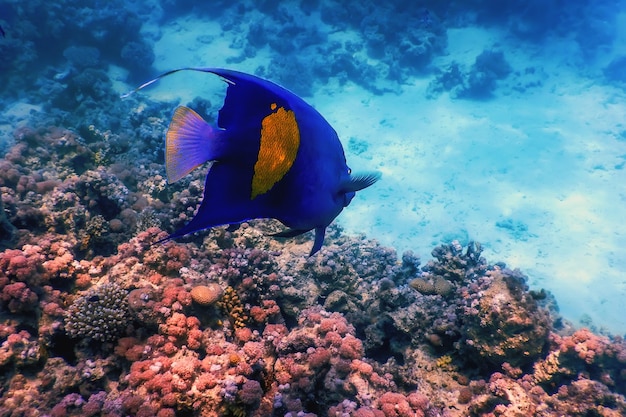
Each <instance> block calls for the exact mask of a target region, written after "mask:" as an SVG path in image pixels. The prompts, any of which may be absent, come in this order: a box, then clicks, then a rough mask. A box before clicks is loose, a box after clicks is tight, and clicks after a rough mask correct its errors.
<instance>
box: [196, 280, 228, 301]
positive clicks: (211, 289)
mask: <svg viewBox="0 0 626 417" xmlns="http://www.w3.org/2000/svg"><path fill="white" fill-rule="evenodd" d="M223 295H224V290H223V289H222V287H220V286H219V284H216V283H210V284H208V285H198V286H196V287H193V288H192V289H191V299H192V300H193V301H194V302H196V303H198V304H200V305H201V306H210V305H213V304H215V303H216V302H217V301H219V300H220V299H221V298H222V296H223Z"/></svg>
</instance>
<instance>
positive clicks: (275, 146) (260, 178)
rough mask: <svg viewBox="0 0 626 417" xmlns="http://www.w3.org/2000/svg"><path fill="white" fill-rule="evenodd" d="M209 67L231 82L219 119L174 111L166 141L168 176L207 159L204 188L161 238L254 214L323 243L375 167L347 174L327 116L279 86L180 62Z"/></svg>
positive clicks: (175, 177)
mask: <svg viewBox="0 0 626 417" xmlns="http://www.w3.org/2000/svg"><path fill="white" fill-rule="evenodd" d="M183 70H192V71H202V72H208V73H213V74H215V75H218V76H220V77H221V78H223V79H224V80H225V81H226V82H227V83H228V88H227V90H226V97H225V99H224V105H223V107H222V109H221V110H220V111H219V115H218V119H217V126H212V125H210V124H208V123H207V122H205V121H204V120H203V119H202V117H201V116H200V115H198V114H197V113H196V112H195V111H193V110H192V109H190V108H188V107H185V106H180V107H178V108H177V109H176V110H175V111H174V116H173V118H172V121H171V123H170V125H169V129H168V131H167V135H166V144H165V165H166V172H167V179H168V182H169V183H173V182H176V181H178V180H179V179H181V178H182V177H184V176H185V175H187V174H189V173H190V172H191V171H192V170H193V169H195V168H196V167H198V166H200V165H202V164H204V163H206V162H209V163H210V168H209V172H208V173H207V176H206V180H205V186H204V196H203V200H202V203H201V205H200V208H199V209H198V212H197V213H196V215H195V217H194V218H193V219H192V220H191V221H190V222H189V223H188V224H186V225H185V226H184V227H182V228H181V229H180V230H177V231H176V232H174V233H172V234H171V235H170V236H168V237H167V238H166V239H164V240H169V239H174V238H178V237H181V236H184V235H186V234H189V233H193V232H196V231H199V230H203V229H208V228H211V227H214V226H220V225H233V224H239V223H241V222H244V221H246V220H251V219H257V218H271V219H277V220H279V221H280V222H281V223H283V224H284V225H285V226H287V227H288V228H289V229H287V230H285V231H283V232H280V233H277V234H274V235H273V236H279V237H293V236H298V235H300V234H303V233H306V232H308V231H310V230H315V241H314V243H313V248H312V249H311V252H310V255H313V254H315V253H316V252H317V251H319V250H320V248H321V247H322V244H323V242H324V234H325V231H326V228H327V227H328V226H329V225H330V224H331V222H332V221H333V220H334V219H335V218H336V217H337V216H338V215H339V213H341V211H342V210H343V208H344V207H347V206H348V204H350V201H351V200H352V198H353V197H354V195H355V193H356V192H357V191H359V190H362V189H364V188H366V187H369V186H370V185H372V184H374V183H375V182H376V181H377V180H378V179H379V178H380V176H381V175H380V173H378V172H370V173H362V174H352V173H351V170H350V168H349V167H348V165H347V164H346V157H345V154H344V151H343V147H342V146H341V142H340V141H339V138H338V137H337V133H336V132H335V130H334V129H333V128H332V127H331V126H330V124H329V123H328V122H327V121H326V120H325V119H324V118H323V117H322V115H321V114H319V113H318V112H317V111H316V110H315V109H314V108H313V107H311V106H310V105H309V104H307V103H306V102H305V101H304V100H302V99H301V98H300V97H298V96H296V95H295V94H293V93H291V92H290V91H288V90H286V89H285V88H283V87H280V86H278V85H277V84H274V83H272V82H270V81H267V80H264V79H262V78H259V77H256V76H253V75H250V74H245V73H242V72H237V71H232V70H227V69H219V68H179V69H176V70H172V71H169V72H166V73H164V74H162V75H160V76H159V77H157V78H155V79H153V80H151V81H148V82H147V83H145V84H143V85H141V86H140V87H138V88H136V89H135V90H133V91H131V92H130V93H128V94H125V95H124V96H123V97H126V96H128V95H130V94H133V93H134V92H136V91H138V90H140V89H142V88H144V87H146V86H148V85H150V84H152V83H154V82H156V81H157V80H159V79H161V78H163V77H165V76H167V75H170V74H173V73H175V72H178V71H183Z"/></svg>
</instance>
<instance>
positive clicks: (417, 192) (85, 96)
mask: <svg viewBox="0 0 626 417" xmlns="http://www.w3.org/2000/svg"><path fill="white" fill-rule="evenodd" d="M195 3H196V2H191V1H172V2H163V3H162V4H160V3H154V2H145V3H144V2H139V1H137V2H131V3H129V2H127V1H112V2H84V3H80V2H78V3H76V2H73V3H71V4H70V3H68V4H64V3H59V2H53V3H50V2H38V1H33V2H28V3H24V2H21V1H17V0H4V1H3V2H2V3H0V26H1V27H2V28H3V31H4V33H5V36H4V37H0V56H1V59H0V74H1V81H2V82H1V83H0V90H1V91H2V96H1V97H2V112H1V113H0V150H6V148H7V147H8V146H9V145H10V144H11V143H12V141H13V132H14V131H15V129H16V128H17V127H19V126H23V125H33V124H36V123H40V124H45V123H53V124H62V125H64V126H67V127H69V128H70V129H75V130H80V126H83V127H84V126H88V125H94V126H95V127H96V128H97V129H99V130H101V131H106V130H112V131H115V130H116V129H117V130H118V131H119V129H120V126H121V124H120V120H119V117H118V115H113V114H111V112H110V111H109V109H110V108H111V107H110V106H111V103H115V102H116V100H119V98H118V97H117V96H116V95H112V94H111V93H110V92H106V88H110V91H114V92H115V93H116V94H121V93H123V92H125V91H128V90H129V89H131V88H133V87H134V86H136V85H138V84H140V83H141V82H144V81H146V80H148V79H150V78H151V77H153V76H155V75H156V74H158V73H160V72H162V71H165V70H168V69H171V68H175V67H180V66H218V67H220V66H223V67H229V68H233V69H238V70H241V71H247V72H251V73H255V74H257V75H260V76H263V77H265V78H268V79H271V80H273V81H275V82H278V83H280V84H282V85H284V86H285V87H287V88H289V89H291V90H292V91H294V92H296V93H298V94H300V95H302V96H304V97H305V98H307V100H308V101H310V102H311V103H312V104H313V105H314V106H315V107H316V108H317V109H318V110H319V111H320V112H321V113H322V114H324V115H325V116H326V117H327V119H328V120H329V122H330V123H331V124H332V125H333V126H334V127H335V129H336V130H337V131H338V133H339V136H340V138H341V139H342V141H343V144H344V147H345V149H346V154H347V158H348V161H349V163H350V165H351V166H352V168H353V169H355V170H358V169H378V170H380V171H382V172H383V174H384V177H383V180H382V181H381V182H380V183H378V184H377V185H376V186H375V187H372V188H371V189H368V190H367V191H366V192H362V193H359V195H358V196H357V198H356V199H355V200H354V202H353V203H352V205H351V206H350V207H349V208H348V209H347V210H345V212H344V213H343V214H342V215H341V216H340V218H339V219H338V222H339V223H340V224H342V225H343V226H344V227H345V229H346V231H347V232H349V233H365V234H367V236H368V237H371V238H375V239H378V240H380V241H381V242H382V243H383V244H386V245H392V246H394V247H395V248H397V249H398V251H399V252H402V251H404V250H407V249H411V250H413V251H415V252H416V253H418V254H420V255H421V256H422V258H424V259H428V257H429V252H430V251H431V250H432V248H433V247H434V246H435V245H437V244H439V243H441V242H449V241H450V240H453V239H457V240H459V241H460V242H461V243H467V242H468V241H470V240H476V241H479V242H481V243H482V244H483V246H484V247H485V248H486V251H485V256H487V257H488V258H489V259H490V260H492V261H494V262H495V261H503V262H506V263H507V265H508V266H510V267H513V268H516V267H517V268H520V269H521V270H522V271H524V273H526V274H527V275H528V276H529V279H530V283H531V285H532V286H533V287H537V288H539V287H541V288H546V289H548V290H550V291H551V292H553V293H554V295H555V296H556V298H557V300H558V302H559V306H560V309H561V312H562V313H563V314H564V316H565V317H566V318H568V319H569V320H571V321H572V322H573V323H574V324H581V323H583V324H587V325H592V326H595V327H596V328H598V329H602V328H604V329H606V330H609V331H611V332H613V333H624V332H626V318H625V316H624V315H623V311H622V305H623V300H624V297H625V296H626V279H625V271H626V255H625V254H624V250H623V248H624V247H625V246H626V230H625V228H624V223H623V216H624V203H625V200H626V185H625V184H626V181H625V180H626V175H624V166H625V164H626V124H625V119H624V118H625V116H624V115H625V114H626V104H625V101H624V98H625V96H626V95H625V90H624V88H625V85H626V75H625V74H626V29H624V28H626V8H625V6H626V4H625V3H624V2H623V1H600V2H598V1H577V2H564V1H550V2H545V1H510V2H495V1H494V2H492V1H478V0H475V1H470V2H460V3H459V2H457V3H450V4H448V3H446V2H411V1H399V0H397V1H389V2H385V4H384V5H378V4H377V3H378V2H374V1H358V2H356V1H355V2H344V1H339V0H337V1H330V0H325V1H290V2H274V1H261V2H252V1H249V2H246V1H242V2H230V1H214V2H210V4H209V5H196V4H195ZM142 94H144V95H145V96H147V97H148V98H149V99H150V100H154V101H159V100H161V101H164V102H165V103H166V104H167V106H168V107H171V108H173V107H174V105H175V104H177V103H188V102H189V101H191V100H193V99H194V98H196V97H201V98H202V99H205V100H208V101H209V103H205V104H204V105H205V106H206V107H207V108H213V109H217V108H219V103H220V97H221V96H220V95H223V85H222V83H221V82H220V81H219V80H215V79H213V78H211V77H207V76H206V75H203V74H180V75H176V76H172V77H170V78H168V79H167V80H163V81H162V82H161V83H159V85H157V86H155V87H154V88H151V89H150V90H147V91H145V92H143V93H142ZM196 103H198V102H196ZM155 135H156V134H155ZM157 136H158V135H157ZM129 140H132V138H129ZM151 151H152V152H155V154H156V153H158V152H160V150H158V149H153V150H151Z"/></svg>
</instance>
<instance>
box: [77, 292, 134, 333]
mask: <svg viewBox="0 0 626 417" xmlns="http://www.w3.org/2000/svg"><path fill="white" fill-rule="evenodd" d="M128 319H129V310H128V292H127V291H126V290H125V289H124V288H122V287H121V286H119V285H118V284H115V283H109V284H103V285H101V286H99V287H97V288H95V289H93V290H91V291H89V292H88V293H87V294H85V295H83V296H81V297H78V298H77V299H76V301H74V303H73V304H72V305H71V306H70V308H69V309H68V311H67V314H66V317H65V330H66V331H67V333H68V334H69V335H70V336H71V337H73V338H81V337H85V338H89V339H93V340H98V341H101V342H105V341H111V340H115V339H117V338H118V337H120V336H121V335H122V333H123V331H124V329H125V327H126V325H127V323H128Z"/></svg>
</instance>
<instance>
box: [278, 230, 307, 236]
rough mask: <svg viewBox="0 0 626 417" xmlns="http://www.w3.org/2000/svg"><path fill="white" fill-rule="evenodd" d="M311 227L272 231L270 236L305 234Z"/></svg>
mask: <svg viewBox="0 0 626 417" xmlns="http://www.w3.org/2000/svg"><path fill="white" fill-rule="evenodd" d="M310 230H311V229H286V230H283V231H282V232H278V233H272V234H270V235H269V236H271V237H296V236H300V235H303V234H305V233H306V232H308V231H310Z"/></svg>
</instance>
